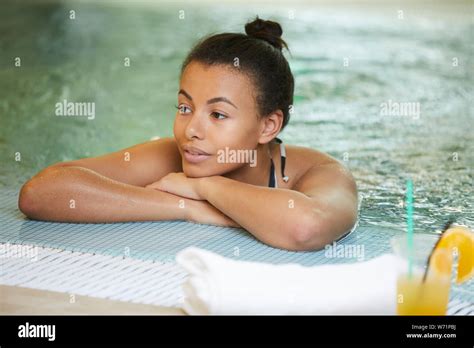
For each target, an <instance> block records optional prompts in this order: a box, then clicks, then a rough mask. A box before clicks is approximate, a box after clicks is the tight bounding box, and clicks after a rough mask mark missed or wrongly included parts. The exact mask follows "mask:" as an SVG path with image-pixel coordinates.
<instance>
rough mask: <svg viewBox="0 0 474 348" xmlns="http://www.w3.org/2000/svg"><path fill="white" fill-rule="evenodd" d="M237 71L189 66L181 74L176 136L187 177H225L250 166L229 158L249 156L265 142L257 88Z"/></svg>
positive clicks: (194, 63) (206, 66)
mask: <svg viewBox="0 0 474 348" xmlns="http://www.w3.org/2000/svg"><path fill="white" fill-rule="evenodd" d="M237 69H238V68H231V67H226V66H221V65H217V66H208V65H204V64H202V63H199V62H191V63H190V64H189V65H188V66H187V67H186V68H185V70H184V72H183V74H182V77H181V81H180V87H179V89H180V90H179V93H178V110H177V112H176V118H175V122H174V136H175V139H176V142H177V144H178V147H179V151H180V153H181V157H182V165H183V172H184V173H185V174H186V176H188V177H204V176H212V175H222V174H224V173H227V172H230V171H233V170H236V169H238V168H240V167H242V166H244V165H249V163H234V162H235V159H236V158H231V157H229V156H227V155H228V154H232V150H233V151H237V150H245V151H248V153H247V154H249V153H250V151H252V150H255V149H256V147H257V145H258V143H259V141H260V140H261V138H260V134H261V131H262V129H263V128H262V126H263V124H262V122H261V120H260V118H259V117H258V110H257V108H256V103H255V97H254V95H253V92H254V90H253V86H252V84H251V81H250V79H249V78H248V77H247V76H246V75H245V74H243V73H240V72H238V70H237ZM190 147H195V148H196V149H193V148H190ZM226 148H227V149H226ZM199 152H205V153H207V155H197V154H196V153H199ZM255 152H256V151H255ZM193 153H194V154H193ZM244 153H245V152H241V154H244ZM226 154H227V155H226ZM234 154H235V152H234ZM243 158H244V156H240V160H242V159H243ZM248 158H250V157H247V159H248Z"/></svg>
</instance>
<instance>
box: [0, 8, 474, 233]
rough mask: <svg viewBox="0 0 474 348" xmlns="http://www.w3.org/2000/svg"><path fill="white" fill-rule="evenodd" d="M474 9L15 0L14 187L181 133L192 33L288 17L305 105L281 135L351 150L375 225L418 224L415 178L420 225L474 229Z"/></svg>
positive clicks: (11, 34)
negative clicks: (75, 106) (408, 198)
mask: <svg viewBox="0 0 474 348" xmlns="http://www.w3.org/2000/svg"><path fill="white" fill-rule="evenodd" d="M469 6H470V4H469V2H467V1H466V2H449V4H445V5H443V4H442V3H441V2H434V3H430V5H426V4H424V3H423V2H420V3H418V5H416V6H414V5H408V4H403V6H399V5H396V4H394V5H390V4H386V5H383V6H381V5H377V6H375V5H364V6H363V7H360V6H359V7H356V6H354V5H344V6H342V5H341V4H338V3H336V4H329V3H324V2H322V3H320V4H316V5H308V4H306V5H288V6H278V7H275V5H269V4H268V5H265V4H264V5H248V4H245V5H244V4H239V3H234V4H232V5H228V6H222V5H219V4H213V3H203V4H201V5H199V6H198V5H190V4H174V5H170V4H162V5H152V4H149V3H140V4H137V5H134V6H132V5H127V4H126V3H124V2H123V3H122V2H118V1H110V2H107V3H106V4H102V5H101V4H91V3H75V2H60V1H58V2H55V1H47V2H40V3H37V2H31V3H28V2H26V3H22V4H19V3H16V2H3V1H2V2H1V3H0V52H1V53H0V93H1V98H0V121H1V130H0V147H1V150H2V151H1V152H0V156H1V157H0V159H1V161H2V167H1V169H0V187H3V188H5V187H7V188H19V186H20V185H21V184H22V183H23V182H24V181H26V180H27V179H28V178H29V177H31V176H32V175H33V174H35V173H36V172H37V171H39V170H40V169H41V168H43V167H45V166H47V165H49V164H51V163H54V162H57V161H64V160H71V159H75V158H80V157H85V156H94V155H98V154H102V153H106V152H111V151H114V150H118V149H120V148H124V147H127V146H130V145H132V144H136V143H139V142H143V141H146V140H148V139H150V138H151V137H153V136H157V135H158V136H170V135H172V124H173V118H174V114H175V110H174V105H175V103H176V89H177V86H178V73H179V65H180V64H181V61H182V59H183V58H184V56H185V54H186V52H187V51H188V50H189V49H190V48H191V45H192V43H193V42H194V41H195V40H197V39H198V38H200V37H201V36H202V35H205V34H208V33H211V32H220V31H242V29H243V24H244V23H245V22H246V21H248V20H249V19H251V18H253V17H254V16H255V15H256V14H258V15H259V16H261V17H263V18H265V17H270V18H273V19H275V20H277V21H279V22H280V23H281V24H282V26H283V30H284V35H283V37H284V39H285V40H286V41H287V42H288V43H289V46H290V49H291V51H292V56H291V57H290V58H289V61H290V64H291V66H292V69H293V73H294V75H295V79H296V93H295V94H296V95H295V107H294V113H293V115H292V118H291V120H290V123H289V125H288V126H287V128H286V129H285V130H284V132H283V133H282V134H281V138H282V139H283V140H284V141H285V142H287V143H290V144H297V145H303V146H309V147H313V148H316V149H319V150H321V151H323V152H328V153H329V154H331V155H332V156H334V157H336V158H338V159H340V160H341V161H344V163H345V164H346V165H347V166H348V167H349V168H350V169H351V171H352V172H353V174H354V176H355V178H356V180H357V183H358V186H359V190H360V194H361V196H362V197H363V200H362V205H361V216H360V220H361V221H360V223H361V225H377V226H384V227H393V228H397V229H405V208H404V207H403V201H404V194H405V183H406V180H407V179H409V178H410V179H412V180H413V185H414V204H415V206H414V207H415V210H414V224H415V225H414V228H415V231H418V232H435V230H439V229H440V228H441V226H442V225H443V224H444V223H445V222H446V220H447V219H448V216H455V217H456V221H458V222H460V223H464V224H467V225H469V226H471V227H472V226H473V225H474V224H473V222H474V214H473V206H474V205H473V201H472V182H473V170H472V168H473V165H474V155H473V151H472V150H473V149H472V144H473V143H474V142H473V135H472V134H473V132H472V125H473V105H472V92H473V91H472V86H473V75H472V71H474V69H473V68H474V64H473V60H472V54H473V51H474V41H473V40H472V33H473V29H474V25H473V23H472V19H470V17H469V14H470V7H469ZM70 11H74V19H71V14H72V12H70ZM180 11H184V12H180ZM400 11H402V12H400ZM183 15H184V18H183ZM16 58H20V60H18V59H16ZM127 58H128V60H127ZM127 62H129V66H126V65H127ZM18 63H20V66H15V64H16V65H18ZM64 100H68V101H72V102H93V103H95V117H94V118H93V119H87V117H58V116H56V115H55V105H56V103H58V102H63V101H64ZM404 106H407V107H408V109H404ZM387 109H388V112H386V111H387ZM402 109H403V110H404V111H405V112H398V111H400V110H402ZM397 110H398V111H397Z"/></svg>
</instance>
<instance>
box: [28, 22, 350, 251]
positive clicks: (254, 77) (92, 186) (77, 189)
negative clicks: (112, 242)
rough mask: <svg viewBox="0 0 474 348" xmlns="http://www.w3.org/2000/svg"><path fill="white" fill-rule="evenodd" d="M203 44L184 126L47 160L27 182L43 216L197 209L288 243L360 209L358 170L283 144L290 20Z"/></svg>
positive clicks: (181, 98) (323, 231)
mask: <svg viewBox="0 0 474 348" xmlns="http://www.w3.org/2000/svg"><path fill="white" fill-rule="evenodd" d="M245 31H246V34H237V33H224V34H218V35H214V36H211V37H208V38H206V39H205V40H203V41H201V42H200V43H198V44H197V45H196V46H195V47H194V48H193V49H192V51H191V52H190V53H189V55H188V57H187V58H186V59H185V61H184V63H183V65H182V70H181V78H180V87H179V92H178V105H177V113H176V119H175V123H174V137H170V138H163V139H159V140H154V141H149V142H146V143H143V144H139V145H135V146H132V147H130V148H126V149H124V150H121V151H117V152H114V153H111V154H107V155H104V156H99V157H95V158H85V159H79V160H75V161H70V162H63V163H57V164H54V165H52V166H50V167H47V168H46V169H44V170H43V171H41V172H40V173H38V174H37V175H36V176H34V177H33V178H32V179H31V180H29V181H28V182H27V183H26V184H25V185H24V186H23V187H22V189H21V192H20V197H19V208H20V210H21V211H22V212H23V213H24V214H26V215H27V216H28V217H30V218H32V219H38V220H49V221H64V222H119V221H144V220H174V219H181V220H188V221H193V222H198V223H206V224H215V225H222V226H233V227H243V228H245V229H246V230H247V231H248V232H250V233H251V234H253V235H254V236H255V237H256V238H258V239H259V240H261V241H262V242H264V243H266V244H269V245H271V246H274V247H277V248H283V249H288V250H314V249H321V248H323V247H324V246H325V245H326V244H328V243H331V242H332V241H334V240H336V239H338V238H340V237H341V236H342V235H344V234H345V233H347V232H348V231H349V230H350V229H351V227H352V226H353V225H354V224H355V222H356V219H357V188H356V184H355V182H354V179H353V177H352V175H351V174H350V172H349V171H348V170H347V169H345V168H344V166H343V165H341V164H340V163H339V162H338V161H337V160H335V159H334V158H332V157H330V156H329V155H327V154H324V153H321V152H319V151H316V150H313V149H310V148H304V147H299V146H286V147H285V146H284V145H283V144H282V142H281V140H279V139H278V138H277V135H278V134H279V133H280V132H281V131H282V130H283V128H284V127H285V126H286V124H287V123H288V121H289V118H290V111H291V108H292V102H293V90H294V81H293V75H292V73H291V70H290V67H289V64H288V62H287V60H286V59H285V57H284V55H283V53H282V49H283V48H284V47H285V48H287V46H286V43H285V42H284V41H283V40H282V39H281V34H282V29H281V27H280V25H279V24H278V23H276V22H272V21H265V20H261V19H259V18H258V17H257V19H255V20H254V21H253V22H251V23H248V24H247V25H246V26H245Z"/></svg>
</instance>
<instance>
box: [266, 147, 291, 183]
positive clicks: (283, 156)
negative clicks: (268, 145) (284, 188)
mask: <svg viewBox="0 0 474 348" xmlns="http://www.w3.org/2000/svg"><path fill="white" fill-rule="evenodd" d="M275 141H276V142H277V143H278V144H280V156H281V177H282V178H283V181H284V182H288V177H287V176H286V175H285V162H286V152H285V145H283V141H282V140H281V139H279V138H275ZM270 162H271V165H270V178H269V180H268V187H275V188H278V183H277V177H276V172H275V164H274V163H273V158H272V154H271V153H270Z"/></svg>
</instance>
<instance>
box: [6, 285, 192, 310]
mask: <svg viewBox="0 0 474 348" xmlns="http://www.w3.org/2000/svg"><path fill="white" fill-rule="evenodd" d="M71 300H73V301H71ZM71 302H73V303H71ZM0 314H2V315H5V314H7V315H8V314H17V315H18V314H25V315H28V314H35V315H40V314H44V315H47V314H53V315H62V314H66V315H67V314H78V315H80V314H114V315H121V314H125V315H127V314H142V315H184V314H185V313H184V311H182V310H181V309H179V308H172V307H160V306H154V305H145V304H136V303H131V302H121V301H113V300H107V299H101V298H95V297H89V296H81V295H75V296H74V298H73V299H72V298H71V295H70V294H68V293H62V292H54V291H46V290H38V289H30V288H22V287H18V286H6V285H0Z"/></svg>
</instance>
